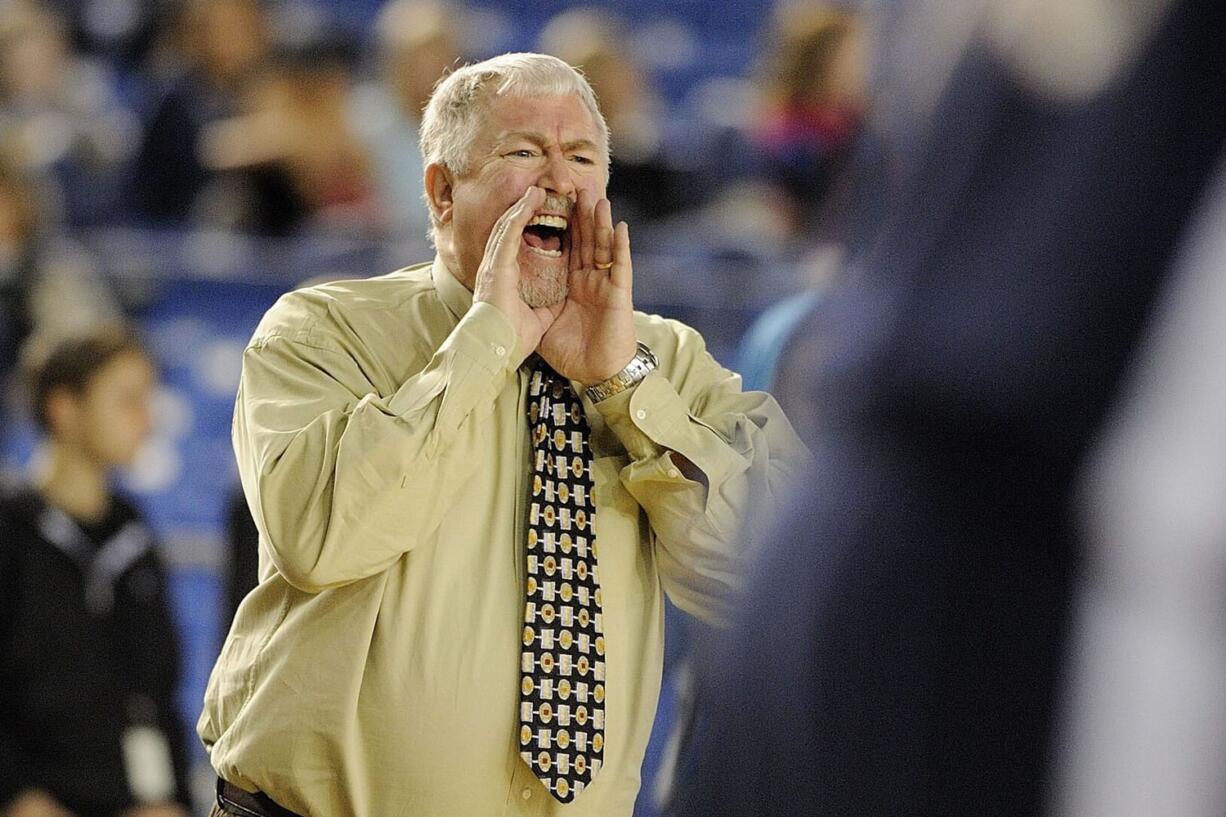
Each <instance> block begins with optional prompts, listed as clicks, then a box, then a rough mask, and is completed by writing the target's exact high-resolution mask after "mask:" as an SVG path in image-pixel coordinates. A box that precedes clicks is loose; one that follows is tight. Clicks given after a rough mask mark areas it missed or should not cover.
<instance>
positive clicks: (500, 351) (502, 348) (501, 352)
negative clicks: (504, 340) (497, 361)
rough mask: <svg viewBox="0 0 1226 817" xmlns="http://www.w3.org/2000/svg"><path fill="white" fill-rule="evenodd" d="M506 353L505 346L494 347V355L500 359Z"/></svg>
mask: <svg viewBox="0 0 1226 817" xmlns="http://www.w3.org/2000/svg"><path fill="white" fill-rule="evenodd" d="M506 353H507V347H505V346H495V347H494V354H496V355H498V357H502V356H503V355H505V354H506Z"/></svg>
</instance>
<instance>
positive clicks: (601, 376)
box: [537, 192, 636, 385]
mask: <svg viewBox="0 0 1226 817" xmlns="http://www.w3.org/2000/svg"><path fill="white" fill-rule="evenodd" d="M571 218H572V223H571V225H570V230H571V236H570V242H571V245H570V273H569V275H570V287H569V293H568V294H567V296H566V302H565V304H564V305H563V307H562V311H561V313H559V314H558V317H557V319H556V320H554V322H553V324H552V325H551V326H550V327H549V329H548V330H547V331H546V332H545V335H544V336H543V337H542V338H541V343H540V346H539V347H538V348H537V352H538V353H539V354H540V355H541V357H543V358H544V359H545V362H546V363H548V364H549V365H550V366H552V367H553V368H554V370H555V371H557V372H558V373H560V374H561V375H563V376H564V377H567V378H570V379H571V380H577V381H579V382H580V383H582V384H584V385H591V384H593V383H599V382H601V381H602V380H607V379H609V378H610V377H612V376H613V375H615V374H617V373H618V372H620V371H621V370H622V369H624V368H625V367H626V364H628V363H629V362H630V359H631V358H632V357H634V353H635V349H636V346H635V343H636V337H635V334H634V299H633V297H632V292H631V290H632V288H633V280H634V270H633V266H632V265H631V261H630V228H629V227H628V226H627V225H626V223H625V222H624V221H623V222H620V223H618V225H617V227H616V229H615V228H614V227H613V215H612V208H611V206H610V205H609V200H608V199H600V201H597V202H592V201H590V200H589V199H588V198H587V194H586V193H584V192H580V193H579V197H578V200H577V202H576V203H575V210H574V212H573V214H572V216H571ZM610 264H611V265H612V266H609V265H610ZM602 267H603V268H602Z"/></svg>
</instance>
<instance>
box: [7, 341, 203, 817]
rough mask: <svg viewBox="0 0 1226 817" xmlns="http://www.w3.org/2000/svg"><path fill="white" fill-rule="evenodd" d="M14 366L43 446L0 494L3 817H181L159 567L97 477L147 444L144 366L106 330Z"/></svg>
mask: <svg viewBox="0 0 1226 817" xmlns="http://www.w3.org/2000/svg"><path fill="white" fill-rule="evenodd" d="M28 351H31V352H32V350H28ZM35 358H39V359H37V360H35ZM27 362H29V363H30V364H31V365H30V367H29V369H28V374H29V386H30V396H31V397H32V402H33V408H34V414H35V417H36V419H37V421H38V423H39V425H40V426H41V429H42V430H43V432H45V435H46V438H45V449H44V451H43V454H42V456H41V457H40V458H39V463H40V464H39V466H38V467H37V468H36V473H35V476H34V478H33V479H32V481H31V482H30V483H29V484H28V485H25V486H18V487H17V488H16V489H11V490H10V491H9V492H8V493H7V494H6V495H5V496H4V497H3V498H2V499H0V817H18V816H19V815H20V817H51V816H52V815H54V817H64V816H65V815H76V817H186V814H187V811H186V808H185V805H186V803H187V802H188V797H187V786H186V758H185V754H184V752H185V743H184V740H183V732H182V726H181V724H180V723H179V722H178V719H177V715H176V714H175V711H174V703H173V695H174V690H175V686H176V683H177V679H178V674H179V647H178V643H177V639H176V635H175V630H174V628H173V625H172V621H171V615H170V609H169V604H168V601H167V589H166V575H165V570H164V569H163V566H162V563H161V561H160V560H159V558H158V554H157V551H156V549H155V546H154V542H153V538H152V535H151V533H150V530H149V528H148V526H147V525H146V524H145V522H144V521H143V520H142V518H141V516H140V513H139V512H138V511H137V510H136V508H134V507H133V506H132V505H131V504H130V503H129V502H127V501H125V500H124V499H122V498H121V497H119V496H117V495H116V493H115V491H114V490H113V488H112V486H111V484H110V482H109V475H110V472H111V470H112V469H113V468H115V467H117V466H121V465H125V464H127V463H129V462H130V461H131V460H132V459H133V457H134V456H135V454H136V451H137V449H138V448H139V446H140V444H141V442H142V441H143V440H144V439H145V437H146V436H148V434H149V431H150V409H149V403H150V396H151V392H152V389H153V385H154V382H155V371H154V367H153V364H152V362H151V361H150V360H149V358H148V356H147V354H146V353H145V352H144V351H143V350H142V349H141V347H140V346H139V345H138V344H137V343H136V342H135V340H134V339H133V338H132V337H131V336H130V335H129V334H128V333H127V332H125V331H124V330H121V329H111V328H107V329H100V330H95V331H93V332H92V333H90V334H88V335H82V336H78V337H73V338H69V339H66V340H63V341H61V342H59V343H58V344H57V345H55V346H54V347H53V348H51V349H50V350H49V353H48V354H45V355H42V356H41V357H39V356H38V355H37V354H34V353H31V354H29V355H28V356H27Z"/></svg>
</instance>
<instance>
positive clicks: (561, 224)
mask: <svg viewBox="0 0 1226 817" xmlns="http://www.w3.org/2000/svg"><path fill="white" fill-rule="evenodd" d="M534 224H540V225H541V226H543V227H553V228H554V229H557V230H565V229H566V219H565V218H563V217H562V216H546V215H541V216H533V218H532V220H531V221H529V222H528V226H529V227H531V226H532V225H534Z"/></svg>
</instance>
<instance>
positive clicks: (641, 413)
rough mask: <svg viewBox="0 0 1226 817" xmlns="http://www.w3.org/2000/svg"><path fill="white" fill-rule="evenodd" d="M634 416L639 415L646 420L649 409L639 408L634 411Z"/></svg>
mask: <svg viewBox="0 0 1226 817" xmlns="http://www.w3.org/2000/svg"><path fill="white" fill-rule="evenodd" d="M634 416H635V417H638V418H639V419H640V420H646V419H647V409H639V410H638V411H636V412H634Z"/></svg>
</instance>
